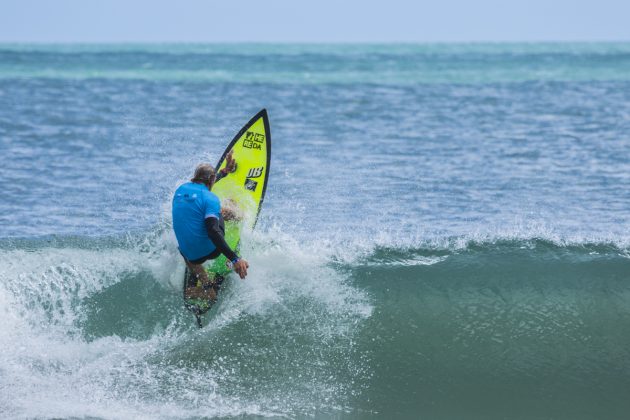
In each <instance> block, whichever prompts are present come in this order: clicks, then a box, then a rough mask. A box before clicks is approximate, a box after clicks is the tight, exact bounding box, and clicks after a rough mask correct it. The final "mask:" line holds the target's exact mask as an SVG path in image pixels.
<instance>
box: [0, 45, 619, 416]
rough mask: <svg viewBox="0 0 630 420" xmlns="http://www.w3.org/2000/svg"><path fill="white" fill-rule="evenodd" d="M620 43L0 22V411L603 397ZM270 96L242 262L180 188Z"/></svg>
mask: <svg viewBox="0 0 630 420" xmlns="http://www.w3.org/2000/svg"><path fill="white" fill-rule="evenodd" d="M629 75H630V48H629V46H628V44H623V43H622V44H614V43H608V44H528V45H521V44H503V45H484V44H476V45H384V46H369V45H364V46H344V45H336V46H301V45H291V46H287V45H280V46H278V45H266V46H261V45H212V46H207V45H162V46H157V45H153V46H151V45H148V46H147V45H123V46H121V45H113V46H112V45H100V46H94V45H91V46H77V45H71V46H68V45H66V46H63V45H62V46H59V45H57V46H46V45H6V44H4V45H0V191H1V193H2V196H1V199H0V317H1V318H2V322H0V347H1V349H0V350H1V351H0V417H8V418H29V419H31V418H69V419H71V418H106V419H110V418H121V419H127V418H147V419H149V418H150V419H154V418H164V419H172V418H176V419H198V418H231V417H244V418H252V419H253V418H261V417H281V418H307V417H308V418H349V419H365V418H430V419H454V418H455V419H457V418H467V419H468V418H472V419H506V418H509V419H523V420H525V419H527V420H530V419H567V420H575V419H578V420H579V419H625V418H626V417H627V413H628V412H629V411H630V403H629V402H628V401H630V400H629V399H628V398H627V391H628V389H630V383H629V382H630V380H629V379H628V378H630V375H629V374H630V372H629V371H628V369H629V366H630V354H629V350H628V349H630V346H629V344H630V343H629V342H628V341H629V340H630V338H629V336H628V334H627V333H626V332H627V331H628V330H629V328H630V314H629V311H630V309H629V308H630V259H629V257H630V234H629V232H630V212H629V211H628V209H630V190H629V189H628V188H627V187H628V185H630V175H629V174H630V159H629V158H628V145H629V144H630V137H629V135H628V133H630V79H629ZM263 107H266V108H268V111H269V116H270V121H271V130H272V137H273V157H272V162H271V165H272V166H271V171H270V178H269V188H268V189H267V195H266V198H265V203H264V205H263V209H262V212H261V217H260V219H259V223H258V225H257V230H256V232H254V233H252V234H249V235H247V236H246V237H245V239H244V241H243V249H242V253H243V255H244V256H245V257H246V258H247V259H248V260H249V262H250V271H251V272H250V275H249V276H248V278H247V280H246V281H240V280H239V279H235V278H230V279H229V280H228V282H227V286H226V287H225V289H224V290H223V295H222V296H221V300H220V302H219V303H218V304H217V305H216V306H215V307H214V308H213V309H212V311H211V312H209V313H208V314H207V316H206V319H205V324H206V325H207V326H206V327H205V328H203V329H201V330H199V329H197V328H196V327H195V322H194V320H193V318H192V316H191V315H190V314H189V313H187V312H186V311H185V310H184V308H183V304H182V299H181V298H182V296H181V288H182V285H181V282H182V278H183V270H184V267H183V264H182V261H181V257H180V256H179V254H178V252H177V249H176V244H175V239H174V236H173V234H172V229H171V218H170V203H171V199H172V193H173V192H174V191H175V189H176V188H177V186H178V185H179V184H180V183H182V182H184V181H186V180H187V179H189V178H190V176H191V171H192V169H193V168H194V167H195V165H196V164H198V163H199V162H200V161H208V162H216V161H217V160H218V158H219V156H220V154H221V152H222V151H223V148H224V147H225V145H226V144H227V143H228V141H229V140H230V139H231V138H232V136H233V135H234V133H235V131H236V130H237V129H238V128H239V127H241V126H242V124H243V123H244V122H245V121H247V119H248V118H249V117H251V115H253V114H254V113H255V112H257V111H258V110H259V109H260V108H263Z"/></svg>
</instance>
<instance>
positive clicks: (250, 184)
mask: <svg viewBox="0 0 630 420" xmlns="http://www.w3.org/2000/svg"><path fill="white" fill-rule="evenodd" d="M257 186H258V182H256V181H254V180H253V179H249V178H247V179H246V180H245V189H246V190H250V191H256V187H257Z"/></svg>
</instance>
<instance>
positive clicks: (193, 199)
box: [173, 152, 249, 300]
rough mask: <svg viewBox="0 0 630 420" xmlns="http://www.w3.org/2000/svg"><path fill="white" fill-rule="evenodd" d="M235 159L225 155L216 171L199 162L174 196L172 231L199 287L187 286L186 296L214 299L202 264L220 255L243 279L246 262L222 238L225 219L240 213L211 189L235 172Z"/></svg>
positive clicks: (213, 281)
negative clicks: (222, 165) (223, 203)
mask: <svg viewBox="0 0 630 420" xmlns="http://www.w3.org/2000/svg"><path fill="white" fill-rule="evenodd" d="M235 169H236V162H235V160H234V158H233V157H232V152H230V153H228V154H227V156H226V166H225V168H224V169H222V170H220V171H219V172H218V173H217V172H216V171H215V169H214V167H213V166H212V165H210V164H207V163H202V164H200V165H199V166H197V168H196V169H195V174H194V176H193V178H192V179H191V180H190V182H187V183H185V184H182V185H180V186H179V188H177V190H176V191H175V196H174V197H173V230H174V231H175V237H176V238H177V243H178V244H179V252H180V253H181V254H182V256H183V257H184V261H185V262H186V266H187V267H188V270H190V272H191V274H192V275H193V277H194V279H196V280H199V281H200V282H201V287H197V286H190V287H187V288H186V289H185V291H184V295H185V297H186V298H187V299H191V298H202V299H210V300H216V297H217V294H216V290H215V289H216V288H217V281H216V279H212V280H211V279H210V278H209V276H208V273H206V270H205V269H204V267H203V265H202V264H203V263H204V262H206V261H208V260H210V259H214V258H217V257H218V256H219V255H221V254H223V255H225V257H226V258H227V259H228V260H229V261H231V263H232V267H233V269H234V271H236V273H237V274H238V275H239V276H240V277H241V278H242V279H244V278H245V277H246V276H247V269H248V268H249V264H248V263H247V261H246V260H244V259H243V258H239V257H238V255H236V253H235V252H234V251H233V250H232V249H231V248H230V246H229V245H228V243H227V242H226V241H225V224H224V218H225V219H228V220H229V219H230V218H237V217H238V216H239V215H238V214H237V213H236V211H235V210H234V209H232V208H231V207H230V206H229V203H226V204H228V206H226V208H224V209H222V208H221V202H220V201H219V197H217V196H216V195H215V194H214V193H213V192H212V191H211V190H212V186H213V185H214V184H215V182H218V181H219V180H221V179H222V178H224V177H226V176H228V175H229V173H231V172H234V170H235Z"/></svg>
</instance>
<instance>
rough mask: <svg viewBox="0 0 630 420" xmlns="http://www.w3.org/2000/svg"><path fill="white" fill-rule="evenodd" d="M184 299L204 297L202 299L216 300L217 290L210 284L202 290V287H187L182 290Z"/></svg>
mask: <svg viewBox="0 0 630 420" xmlns="http://www.w3.org/2000/svg"><path fill="white" fill-rule="evenodd" d="M184 296H185V297H186V299H204V300H211V301H215V300H217V292H216V291H215V290H214V288H213V287H212V286H210V287H208V288H207V289H205V290H204V288H203V287H187V288H186V290H185V291H184Z"/></svg>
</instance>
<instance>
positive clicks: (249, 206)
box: [184, 109, 271, 327]
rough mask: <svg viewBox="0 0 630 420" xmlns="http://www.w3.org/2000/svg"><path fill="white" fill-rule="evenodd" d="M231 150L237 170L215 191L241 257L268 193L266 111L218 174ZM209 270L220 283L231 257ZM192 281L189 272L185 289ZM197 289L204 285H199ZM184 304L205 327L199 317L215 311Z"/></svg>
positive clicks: (206, 304) (233, 146)
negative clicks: (243, 240)
mask: <svg viewBox="0 0 630 420" xmlns="http://www.w3.org/2000/svg"><path fill="white" fill-rule="evenodd" d="M230 151H231V152H232V157H233V158H234V160H235V161H236V170H235V171H234V172H232V173H229V174H228V175H227V176H225V177H224V178H222V179H220V180H219V181H218V182H216V183H215V184H214V186H213V187H212V192H213V193H215V194H216V195H217V196H218V197H219V199H220V200H221V210H222V214H223V215H224V221H225V240H226V242H227V243H228V244H229V245H230V247H231V248H232V249H233V250H235V252H236V253H237V254H239V245H240V240H241V233H242V232H243V230H244V229H250V230H251V229H253V228H254V226H256V221H257V219H258V213H259V212H260V207H261V205H262V202H263V199H264V198H265V191H266V190H267V179H268V178H269V162H270V158H271V132H270V131H269V119H268V117H267V111H266V110H265V109H263V110H261V111H260V112H259V113H258V114H256V115H255V116H254V117H253V118H252V119H251V120H249V122H248V123H247V124H245V126H243V128H241V130H240V131H239V132H238V133H237V134H236V136H235V137H234V139H232V141H231V142H230V144H229V145H228V147H227V148H226V149H225V151H224V152H223V155H222V156H221V159H219V163H218V164H217V166H216V169H217V172H218V171H220V170H221V169H223V168H225V166H226V163H227V162H226V161H225V157H226V156H227V154H228V153H229V152H230ZM226 210H227V212H226ZM206 271H207V272H208V275H209V277H210V278H211V279H212V278H214V279H215V280H216V281H217V282H218V283H219V284H220V283H221V282H222V280H223V277H224V276H225V275H227V274H228V273H229V272H230V271H232V266H231V263H230V262H229V261H227V258H225V256H224V255H221V256H219V257H218V258H216V259H214V260H212V261H211V262H210V263H209V264H208V265H207V266H206ZM190 281H191V279H190V278H189V273H188V271H187V272H186V277H185V278H184V289H185V288H186V287H187V285H188V284H190V283H189V282H190ZM192 281H194V280H192ZM197 286H200V284H199V283H197ZM184 304H185V306H186V308H187V309H188V310H190V311H191V312H192V313H193V314H194V315H195V317H196V318H197V324H198V325H199V327H201V319H200V317H199V316H200V315H202V314H204V313H206V312H207V311H208V310H209V309H210V308H211V306H212V301H209V300H203V299H186V298H184Z"/></svg>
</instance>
